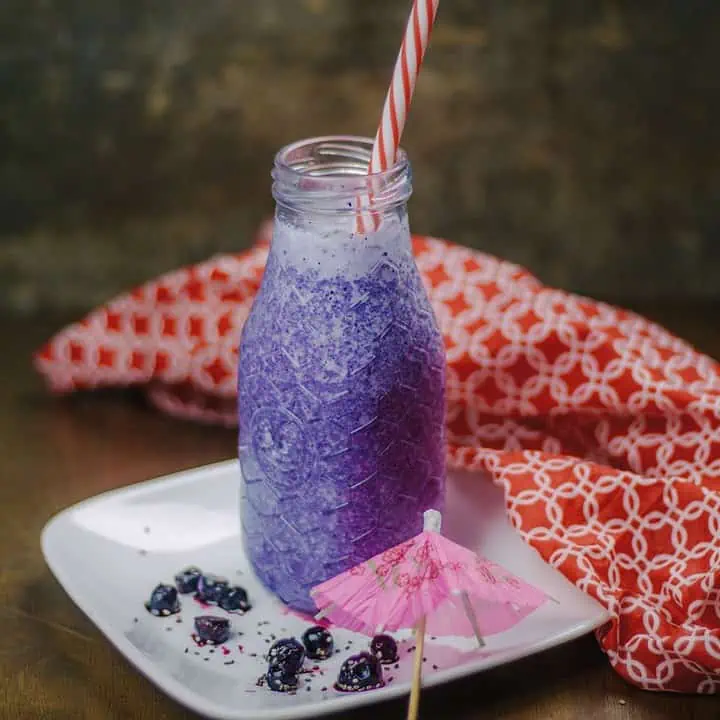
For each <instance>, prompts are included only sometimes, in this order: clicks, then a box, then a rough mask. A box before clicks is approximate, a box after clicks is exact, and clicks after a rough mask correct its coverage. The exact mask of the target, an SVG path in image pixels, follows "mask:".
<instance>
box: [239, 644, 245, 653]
mask: <svg viewBox="0 0 720 720" xmlns="http://www.w3.org/2000/svg"><path fill="white" fill-rule="evenodd" d="M238 650H239V651H240V652H241V653H244V652H245V647H244V646H243V645H238Z"/></svg>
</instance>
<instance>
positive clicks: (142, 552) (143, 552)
mask: <svg viewBox="0 0 720 720" xmlns="http://www.w3.org/2000/svg"><path fill="white" fill-rule="evenodd" d="M138 555H142V556H143V557H144V556H145V555H147V550H138Z"/></svg>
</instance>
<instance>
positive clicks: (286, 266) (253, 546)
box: [239, 210, 445, 612]
mask: <svg viewBox="0 0 720 720" xmlns="http://www.w3.org/2000/svg"><path fill="white" fill-rule="evenodd" d="M353 229H354V226H353V224H352V222H351V221H349V222H348V223H344V222H338V221H336V220H333V221H328V222H326V223H323V222H322V220H320V221H317V220H316V221H315V222H300V223H298V222H295V221H294V220H293V219H292V218H288V217H287V216H284V215H283V214H282V213H279V214H278V216H277V219H276V226H275V234H274V238H273V242H272V247H271V251H270V256H269V259H268V264H267V268H266V271H265V276H264V278H263V283H262V287H261V289H260V292H259V294H258V296H257V299H256V301H255V304H254V306H253V309H252V312H251V314H250V317H249V318H248V321H247V323H246V325H245V329H244V332H243V337H242V341H241V346H240V364H239V423H240V432H239V456H240V462H241V467H242V472H243V476H244V480H245V485H244V492H243V497H242V503H241V511H242V521H243V534H244V542H245V546H246V550H247V552H248V554H249V556H250V559H251V562H252V564H253V566H254V569H255V571H256V573H257V575H258V576H259V578H260V579H261V581H262V582H263V583H264V584H265V585H266V586H267V587H268V588H269V589H270V590H272V591H273V592H275V593H276V594H277V595H278V596H279V597H280V598H281V599H282V600H283V601H284V602H285V603H287V604H288V605H289V606H291V607H293V608H295V609H297V610H301V611H304V612H312V611H314V609H315V606H314V603H313V602H312V600H311V599H310V596H309V590H310V589H311V588H312V587H313V586H314V585H317V584H318V583H320V582H322V581H324V580H326V579H328V578H330V577H332V576H334V575H336V574H338V573H340V572H342V571H345V570H347V569H349V568H350V567H352V566H353V565H356V564H357V563H360V562H362V561H364V560H367V559H368V558H370V557H372V556H373V555H375V554H377V553H378V552H381V551H382V550H384V549H386V548H388V547H391V546H393V545H395V544H397V543H399V542H401V541H403V540H406V539H408V538H409V537H411V536H413V535H415V534H417V533H419V532H420V531H421V530H422V524H423V523H422V513H423V511H424V510H426V509H428V508H429V507H436V508H437V507H441V506H442V496H443V489H444V472H445V437H444V410H445V402H444V386H445V379H444V376H445V370H444V368H445V354H444V348H443V343H442V338H441V336H440V333H439V332H438V329H437V325H436V322H435V318H434V316H433V314H432V310H431V308H430V305H429V301H428V299H427V295H426V293H425V289H424V287H423V286H422V283H421V280H420V276H419V273H418V271H417V268H416V266H415V262H414V259H413V257H412V253H411V248H410V236H409V232H408V227H407V216H406V214H405V213H404V211H402V210H401V211H397V210H395V211H394V212H392V213H390V214H388V215H387V216H386V217H385V218H384V220H383V224H382V227H381V229H380V230H379V231H378V232H375V233H372V234H370V235H367V236H366V235H361V234H356V233H355V232H353Z"/></svg>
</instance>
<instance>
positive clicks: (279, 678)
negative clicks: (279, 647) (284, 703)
mask: <svg viewBox="0 0 720 720" xmlns="http://www.w3.org/2000/svg"><path fill="white" fill-rule="evenodd" d="M265 682H266V683H267V686H268V687H269V688H270V689H271V690H272V691H273V692H292V691H293V690H297V686H298V678H297V675H295V674H294V673H290V672H287V671H286V670H284V669H282V668H279V667H277V666H272V665H271V666H270V667H269V668H268V671H267V673H266V674H265Z"/></svg>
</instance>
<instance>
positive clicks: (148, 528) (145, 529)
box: [143, 525, 150, 535]
mask: <svg viewBox="0 0 720 720" xmlns="http://www.w3.org/2000/svg"><path fill="white" fill-rule="evenodd" d="M143 532H144V533H145V534H146V535H149V534H150V527H149V526H148V525H146V526H145V527H144V528H143Z"/></svg>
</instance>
